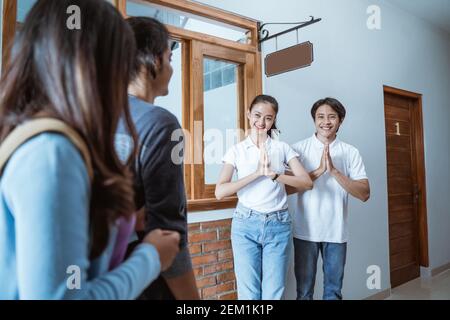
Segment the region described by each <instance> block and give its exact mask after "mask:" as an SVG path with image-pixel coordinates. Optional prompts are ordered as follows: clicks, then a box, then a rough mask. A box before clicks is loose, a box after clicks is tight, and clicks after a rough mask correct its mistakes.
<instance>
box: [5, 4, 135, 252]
mask: <svg viewBox="0 0 450 320" xmlns="http://www.w3.org/2000/svg"><path fill="white" fill-rule="evenodd" d="M72 5H76V6H78V7H79V9H80V12H81V29H79V30H78V29H73V30H71V29H70V28H68V26H67V20H68V18H69V17H70V15H69V14H68V13H67V9H68V8H69V7H70V6H72ZM6 49H7V48H5V50H6ZM134 52H135V40H134V36H133V32H132V31H131V29H130V27H129V26H128V24H127V23H126V22H125V21H124V19H123V18H122V17H121V15H120V13H119V12H118V11H117V10H116V9H115V8H114V7H113V6H112V5H111V4H109V3H108V2H107V1H102V0H39V1H38V2H37V3H36V4H35V5H34V6H33V8H32V9H31V11H30V13H29V14H28V16H27V18H26V20H25V22H24V25H23V27H22V29H21V31H20V33H19V35H18V36H17V39H16V41H15V44H14V48H13V50H12V56H11V60H10V63H8V65H7V66H5V68H4V75H3V77H2V80H1V83H0V141H3V140H4V139H5V137H6V136H7V135H8V134H9V133H10V132H11V131H12V130H13V129H14V128H15V127H16V126H17V125H19V124H20V123H22V122H24V121H26V120H27V119H30V118H31V117H33V116H34V115H35V114H36V113H38V112H45V113H46V114H48V115H50V116H52V117H54V118H57V119H60V120H62V121H64V122H65V123H67V124H68V125H70V126H71V127H72V128H73V129H75V130H76V131H77V132H78V133H79V134H80V135H81V136H82V137H83V138H84V141H85V143H86V144H87V146H88V148H89V150H90V153H91V156H92V160H93V166H94V181H93V185H92V187H91V197H90V229H91V236H92V239H91V253H90V255H91V258H94V257H97V256H99V255H100V254H101V253H102V252H103V250H104V249H105V247H106V246H107V243H108V239H109V226H110V223H111V222H112V221H113V220H115V219H116V218H117V217H119V216H126V217H127V216H129V215H131V213H132V212H133V210H134V201H133V188H132V179H131V173H130V171H129V170H128V168H127V166H126V165H125V164H122V163H121V161H120V160H119V158H118V156H117V154H116V152H115V148H114V135H115V131H116V127H117V123H118V121H119V118H120V117H121V116H122V115H124V118H125V123H126V127H127V129H128V130H129V132H130V133H131V135H132V137H133V139H134V142H135V143H134V145H135V146H137V143H136V141H137V138H136V132H135V129H134V126H133V124H132V122H131V117H130V114H129V109H128V98H127V87H128V83H129V75H130V70H131V67H132V63H133V60H132V57H133V56H134ZM134 155H135V150H134V151H133V153H132V156H131V157H130V159H129V160H128V163H130V162H131V161H132V160H133V159H132V158H133V157H134ZM80 214H81V213H80Z"/></svg>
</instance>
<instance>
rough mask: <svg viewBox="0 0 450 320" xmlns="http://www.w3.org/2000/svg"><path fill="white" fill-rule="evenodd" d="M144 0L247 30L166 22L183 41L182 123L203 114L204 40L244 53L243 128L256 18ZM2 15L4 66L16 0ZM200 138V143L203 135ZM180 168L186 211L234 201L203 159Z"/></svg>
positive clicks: (252, 88) (257, 70)
mask: <svg viewBox="0 0 450 320" xmlns="http://www.w3.org/2000/svg"><path fill="white" fill-rule="evenodd" d="M142 1H144V2H148V3H149V4H155V5H159V6H163V7H167V8H171V9H175V10H178V11H183V12H187V13H190V14H193V15H197V16H201V17H204V18H207V19H211V20H215V21H219V22H222V23H225V24H228V25H231V26H236V27H240V28H244V29H246V30H249V32H250V36H249V43H239V42H234V41H231V40H227V39H223V38H219V37H215V36H211V35H207V34H203V33H199V32H195V31H190V30H185V29H182V28H178V27H175V26H171V25H166V27H167V29H168V31H169V33H170V36H171V38H173V39H174V40H177V41H180V42H182V59H183V62H182V65H183V70H182V77H183V81H182V127H183V128H184V129H187V130H189V131H190V132H193V131H192V130H191V129H193V123H194V120H195V119H203V105H202V103H201V101H202V97H200V96H199V89H198V88H195V87H194V86H193V83H202V80H203V78H201V81H200V77H202V75H201V74H200V73H199V70H201V68H202V63H201V61H198V59H197V58H196V59H194V58H193V57H198V56H199V54H200V55H202V54H203V52H202V50H203V49H201V48H202V46H199V45H197V44H199V43H201V44H204V46H203V48H205V47H208V46H209V47H210V48H214V50H215V52H214V56H216V55H218V56H219V58H223V59H224V60H231V61H234V62H236V59H235V57H233V54H231V56H227V54H225V53H224V52H228V53H230V52H231V53H233V52H240V53H241V55H245V62H244V61H239V59H237V60H238V62H241V63H243V64H244V66H245V67H242V66H240V67H239V68H238V70H239V75H240V76H238V77H237V79H238V87H239V88H241V89H240V92H239V94H238V96H239V97H238V99H239V106H240V107H239V111H238V119H237V123H238V127H239V128H241V129H244V130H246V129H247V126H248V124H247V121H246V118H245V111H246V110H247V109H248V106H249V105H250V103H251V99H252V98H253V97H254V96H256V95H257V94H260V93H261V92H262V67H261V53H260V51H259V48H258V24H259V22H258V21H256V20H252V19H249V18H245V17H242V16H239V15H237V14H233V13H230V12H227V11H224V10H221V9H217V8H214V7H210V6H207V5H204V4H200V3H196V2H191V1H187V0H142ZM113 2H114V5H115V6H116V8H117V9H118V11H119V12H120V13H121V14H122V15H123V16H124V17H127V14H126V0H114V1H113ZM2 15H3V21H2V27H3V29H2V30H3V33H2V66H5V65H6V64H7V62H8V60H9V57H10V49H11V46H12V43H13V39H14V36H15V32H16V19H17V0H3V10H2ZM199 50H200V51H199ZM199 64H200V66H201V67H200V68H199V67H198V66H199ZM2 69H3V68H2ZM199 81H200V82H199ZM200 113H201V114H200ZM191 136H192V134H191ZM201 141H202V144H203V137H202V139H201ZM194 143H195V141H194V139H193V138H192V139H191V141H190V146H191V147H190V148H191V150H187V152H190V153H192V152H193V146H194ZM202 150H203V148H202ZM202 158H203V157H202ZM184 172H185V177H184V178H185V186H186V193H187V196H188V211H189V212H191V211H210V210H219V209H226V208H232V207H234V206H236V203H237V197H236V196H233V197H229V198H226V199H223V200H217V199H215V198H214V188H215V185H205V184H204V164H201V165H197V164H185V167H184Z"/></svg>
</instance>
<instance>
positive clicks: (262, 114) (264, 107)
mask: <svg viewBox="0 0 450 320" xmlns="http://www.w3.org/2000/svg"><path fill="white" fill-rule="evenodd" d="M276 116H277V115H276V112H275V110H274V108H273V107H272V105H271V104H270V103H268V102H260V103H257V104H255V105H254V106H253V108H252V109H251V110H250V111H249V112H248V113H247V117H248V120H249V123H250V128H251V129H252V130H255V131H256V132H257V133H258V134H261V133H267V132H268V131H269V130H270V129H271V128H272V125H273V124H274V122H275V119H276Z"/></svg>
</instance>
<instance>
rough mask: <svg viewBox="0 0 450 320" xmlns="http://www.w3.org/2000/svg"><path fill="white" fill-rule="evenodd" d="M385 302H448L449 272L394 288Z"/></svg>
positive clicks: (449, 288) (449, 289)
mask: <svg viewBox="0 0 450 320" xmlns="http://www.w3.org/2000/svg"><path fill="white" fill-rule="evenodd" d="M386 300H450V270H447V271H444V272H442V273H440V274H438V275H436V276H434V277H432V278H417V279H414V280H412V281H410V282H407V283H405V284H403V285H401V286H399V287H396V288H394V289H392V291H391V296H390V297H389V298H387V299H386Z"/></svg>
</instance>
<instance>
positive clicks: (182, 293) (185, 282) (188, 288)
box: [164, 269, 200, 300]
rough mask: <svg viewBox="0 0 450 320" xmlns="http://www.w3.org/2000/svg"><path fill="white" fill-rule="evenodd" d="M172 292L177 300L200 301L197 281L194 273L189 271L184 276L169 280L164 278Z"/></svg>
mask: <svg viewBox="0 0 450 320" xmlns="http://www.w3.org/2000/svg"><path fill="white" fill-rule="evenodd" d="M164 279H165V280H166V283H167V285H168V287H169V288H170V291H171V292H172V294H173V295H174V297H175V299H177V300H199V299H200V297H199V295H198V289H197V284H196V281H195V276H194V271H193V270H192V269H189V270H188V271H187V272H185V273H184V274H182V275H180V276H177V277H173V278H167V277H164Z"/></svg>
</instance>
